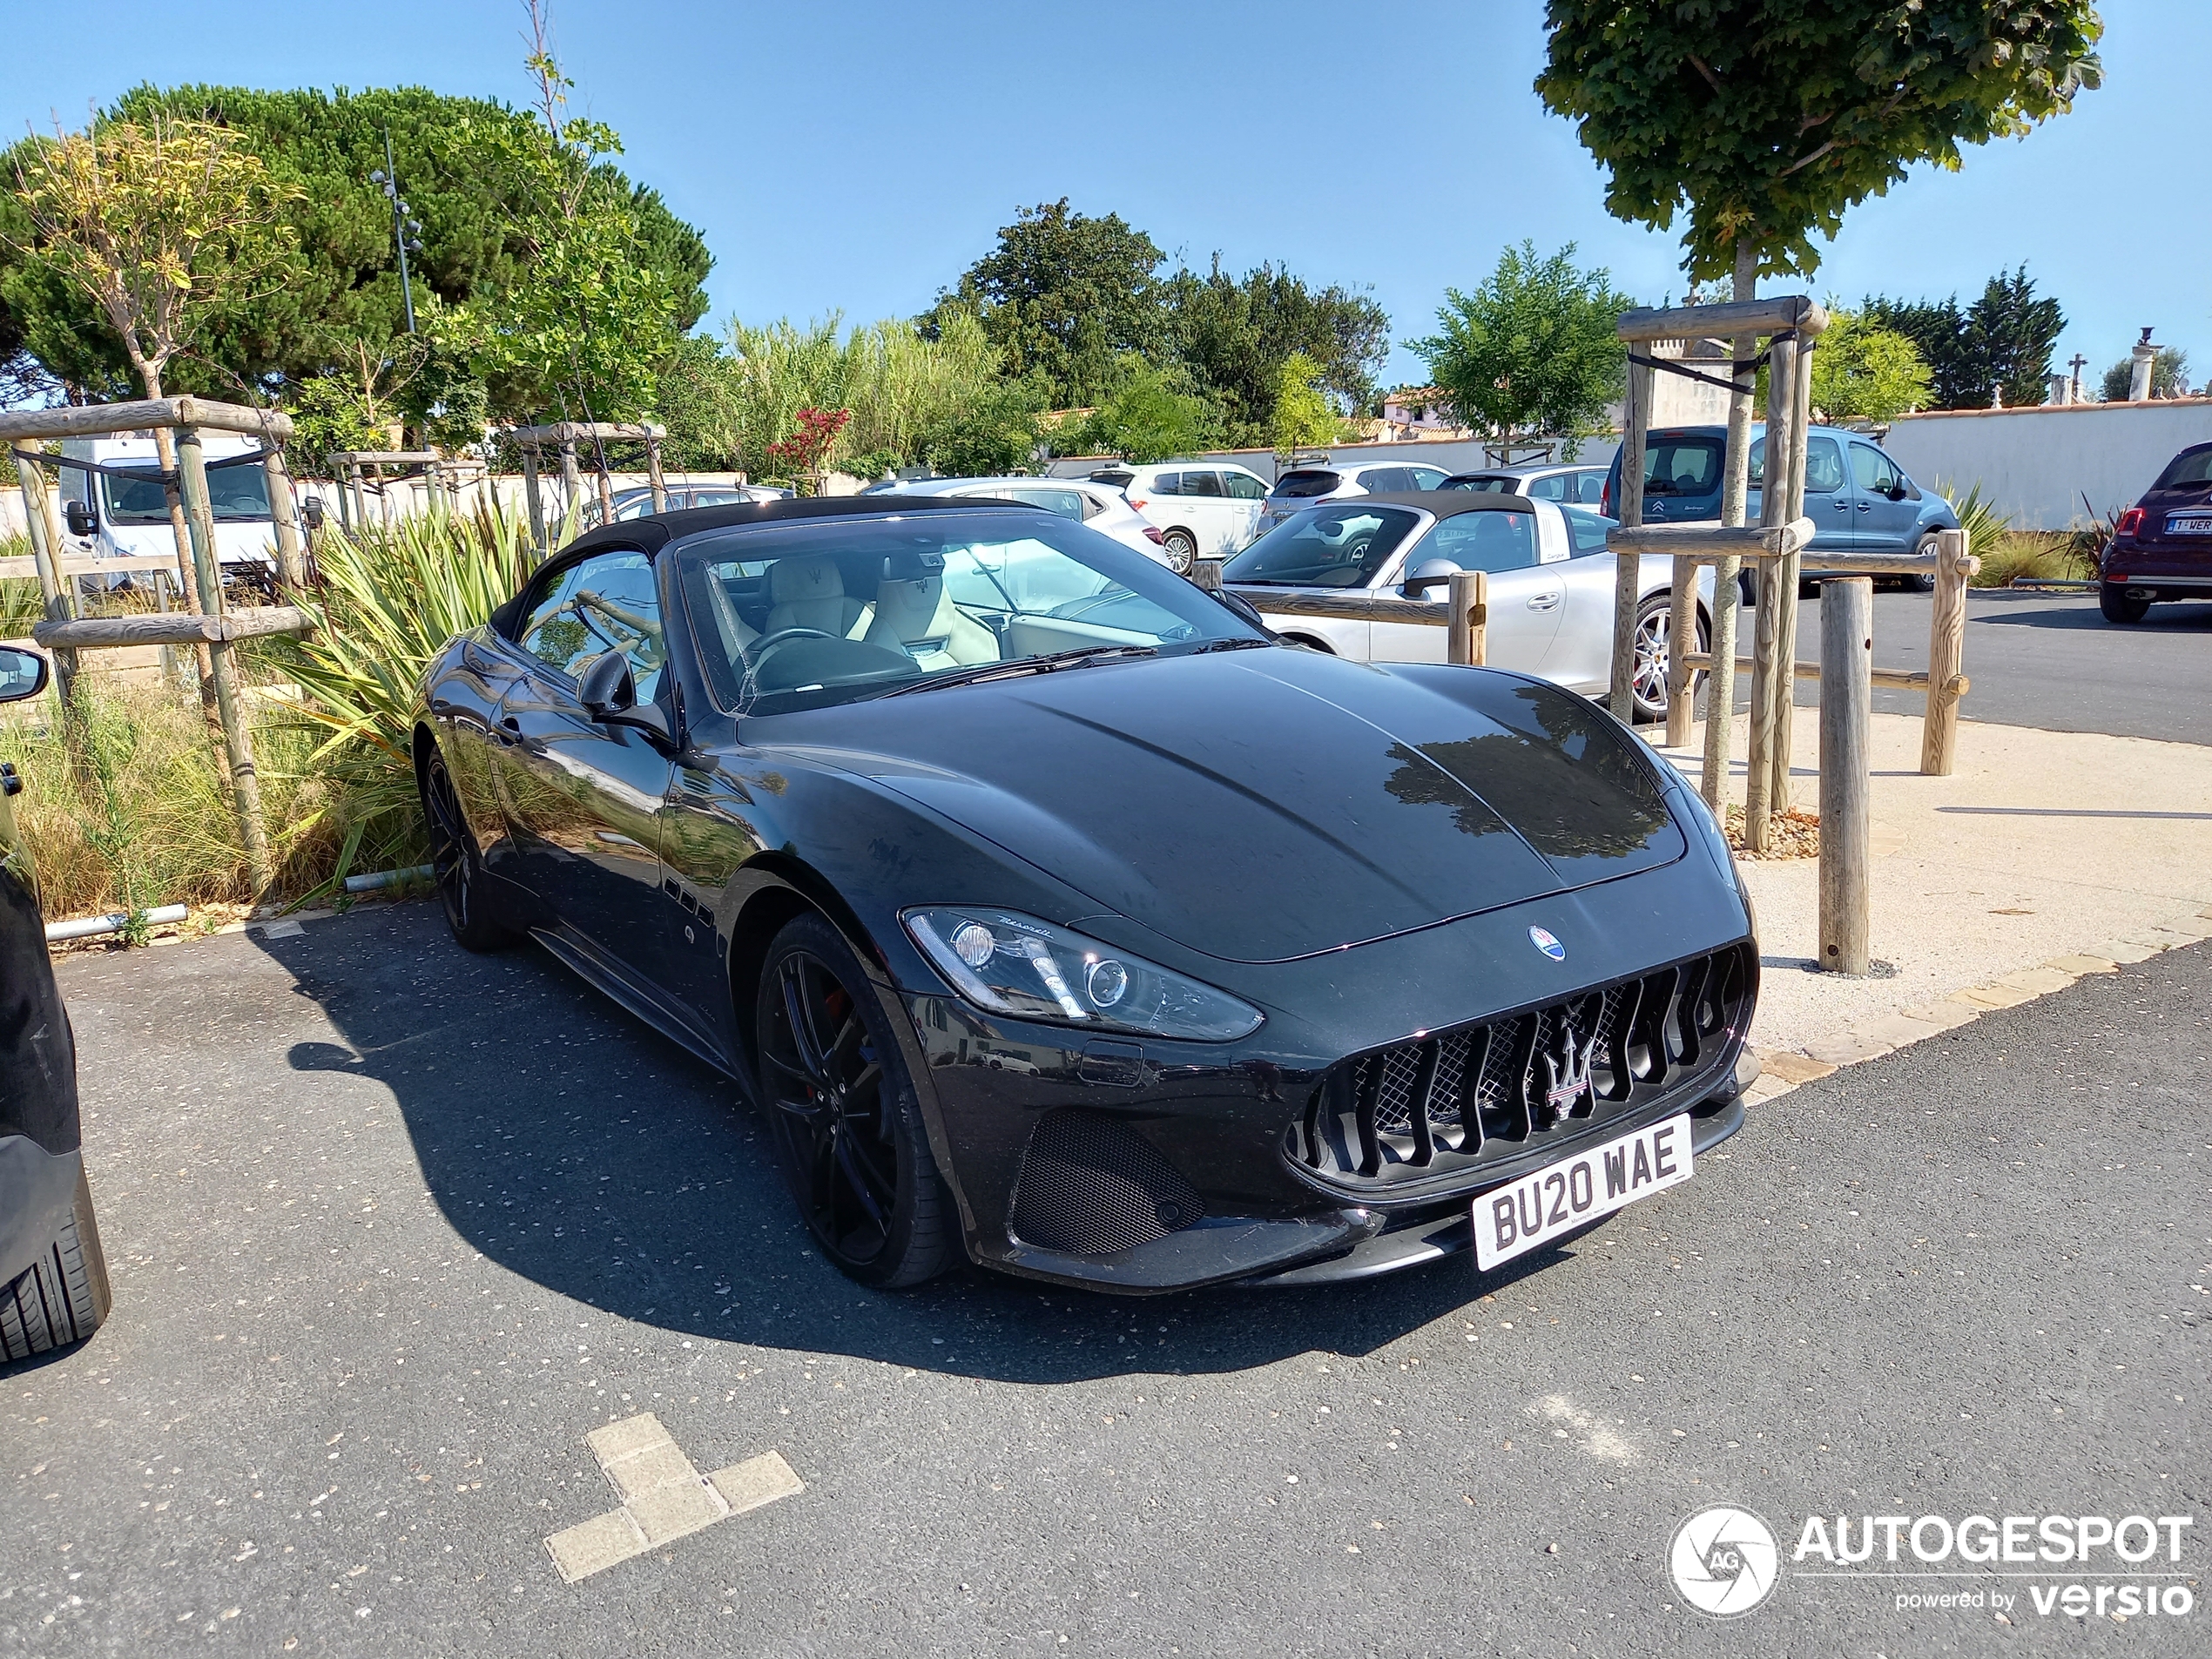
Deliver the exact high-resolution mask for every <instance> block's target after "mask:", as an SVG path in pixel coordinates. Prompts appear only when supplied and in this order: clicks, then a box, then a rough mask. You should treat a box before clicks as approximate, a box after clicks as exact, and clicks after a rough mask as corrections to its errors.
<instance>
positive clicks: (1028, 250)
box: [922, 196, 1163, 408]
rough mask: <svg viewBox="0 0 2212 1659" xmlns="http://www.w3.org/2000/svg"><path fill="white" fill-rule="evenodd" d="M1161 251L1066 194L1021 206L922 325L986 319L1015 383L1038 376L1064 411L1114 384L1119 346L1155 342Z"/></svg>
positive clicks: (928, 328)
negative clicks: (959, 315) (1076, 208)
mask: <svg viewBox="0 0 2212 1659" xmlns="http://www.w3.org/2000/svg"><path fill="white" fill-rule="evenodd" d="M1162 258H1163V255H1162V253H1160V250H1159V249H1158V248H1157V246H1154V245H1153V242H1152V239H1151V238H1150V237H1149V236H1147V235H1145V234H1144V233H1143V232H1142V231H1136V230H1132V229H1130V226H1129V225H1128V223H1127V222H1126V221H1124V220H1123V218H1122V216H1121V215H1120V214H1119V213H1109V214H1107V215H1106V216H1105V217H1103V219H1094V218H1091V217H1089V216H1088V215H1086V214H1082V213H1078V212H1071V211H1069V206H1068V199H1067V198H1066V197H1064V196H1063V197H1062V198H1061V199H1059V200H1058V201H1056V202H1043V203H1040V204H1039V205H1038V206H1035V207H1024V208H1022V209H1021V210H1020V211H1019V212H1018V213H1017V214H1016V215H1015V221H1014V223H1013V224H1011V225H1008V226H1002V227H1001V229H1000V231H999V233H998V245H997V246H996V247H995V248H994V249H993V250H992V251H991V252H990V253H987V254H986V255H984V256H983V258H981V259H980V260H977V261H976V262H975V263H974V265H972V266H969V267H968V270H967V271H966V272H965V273H962V275H961V279H960V281H959V283H958V284H957V285H956V286H954V287H952V288H951V289H948V290H947V291H946V292H945V293H941V294H940V295H939V296H938V300H937V305H936V307H935V309H934V310H933V311H932V312H931V313H930V314H929V315H928V316H927V317H926V318H925V319H923V323H922V327H923V332H924V333H925V334H937V333H940V332H941V331H942V329H943V328H944V327H945V326H946V323H947V320H948V318H949V317H950V316H951V315H952V314H954V313H956V312H965V313H967V314H970V315H972V316H974V318H975V319H976V320H978V321H980V322H981V324H982V327H983V333H984V334H985V336H986V337H987V338H988V340H989V341H990V342H991V344H992V345H994V346H995V347H997V348H998V350H999V353H1000V354H1001V370H1002V372H1003V373H1004V374H1005V375H1006V376H1007V377H1008V379H1011V380H1026V379H1028V378H1029V377H1030V376H1032V375H1035V376H1038V377H1041V378H1042V381H1044V383H1045V384H1046V385H1047V386H1048V387H1049V388H1050V395H1051V396H1052V397H1053V399H1054V400H1055V401H1056V402H1058V403H1059V405H1060V406H1061V407H1062V408H1072V407H1074V406H1076V405H1078V404H1085V403H1090V402H1094V401H1097V400H1098V399H1099V398H1101V397H1103V395H1105V394H1106V393H1107V392H1108V391H1109V390H1110V389H1111V387H1112V384H1113V382H1114V380H1115V379H1116V374H1117V372H1118V371H1117V369H1116V359H1117V358H1118V356H1119V355H1120V354H1122V353H1123V352H1132V351H1133V352H1137V353H1140V354H1153V353H1157V350H1158V349H1159V347H1160V346H1161V343H1162V340H1161V326H1160V324H1161V314H1160V305H1159V295H1158V284H1157V280H1155V278H1154V276H1153V273H1154V272H1155V271H1157V269H1158V268H1159V265H1160V261H1161V260H1162Z"/></svg>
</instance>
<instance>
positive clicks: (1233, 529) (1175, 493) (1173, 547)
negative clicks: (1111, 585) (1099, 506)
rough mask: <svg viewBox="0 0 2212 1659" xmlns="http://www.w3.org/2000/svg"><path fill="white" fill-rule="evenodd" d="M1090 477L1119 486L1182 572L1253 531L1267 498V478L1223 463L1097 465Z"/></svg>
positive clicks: (1220, 555) (1220, 554) (1229, 549)
mask: <svg viewBox="0 0 2212 1659" xmlns="http://www.w3.org/2000/svg"><path fill="white" fill-rule="evenodd" d="M1090 481H1091V482H1093V483H1096V484H1106V485H1111V486H1117V487H1119V488H1120V489H1121V490H1122V491H1123V493H1124V494H1125V495H1127V496H1128V497H1129V504H1130V506H1131V507H1133V508H1135V509H1136V511H1137V512H1138V513H1139V514H1141V515H1142V516H1143V518H1144V520H1145V522H1146V523H1149V524H1150V525H1152V526H1153V527H1154V528H1155V529H1157V530H1159V532H1160V534H1161V536H1162V545H1163V548H1164V549H1165V550H1166V553H1167V563H1168V568H1169V569H1170V570H1177V571H1181V572H1183V573H1184V574H1185V575H1187V574H1189V572H1190V561H1191V560H1193V559H1225V558H1227V557H1228V556H1230V555H1231V553H1234V552H1235V551H1236V550H1238V548H1240V547H1242V546H1244V543H1247V542H1249V541H1251V539H1252V537H1253V536H1257V535H1258V533H1259V514H1260V509H1261V508H1262V507H1263V506H1264V504H1265V502H1266V499H1267V484H1266V482H1265V481H1264V479H1262V478H1261V477H1260V475H1258V473H1255V472H1247V471H1245V470H1244V469H1243V468H1242V467H1238V466H1232V465H1231V464H1229V463H1228V462H1212V461H1166V462H1160V463H1158V464H1157V465H1154V466H1143V467H1102V468H1100V469H1098V470H1097V471H1096V472H1094V473H1093V474H1091V475H1090Z"/></svg>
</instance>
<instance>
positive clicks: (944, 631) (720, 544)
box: [664, 510, 1266, 714]
mask: <svg viewBox="0 0 2212 1659" xmlns="http://www.w3.org/2000/svg"><path fill="white" fill-rule="evenodd" d="M664 556H672V557H674V558H675V559H676V560H677V562H678V564H677V570H678V578H677V579H678V585H679V587H680V589H681V590H682V592H683V595H684V599H685V610H686V611H687V612H688V613H689V616H690V618H691V632H692V636H693V637H694V638H695V639H696V640H697V641H698V651H699V658H700V661H701V663H702V664H703V665H704V667H705V672H706V677H707V679H708V682H709V684H710V686H711V690H712V691H713V694H714V699H715V701H716V702H717V703H718V704H720V705H722V706H723V707H724V708H725V709H728V710H730V711H733V712H735V713H738V714H781V713H786V712H789V711H792V710H796V709H812V708H822V707H826V706H827V705H831V704H836V703H851V702H855V701H859V700H860V699H863V698H873V697H881V696H883V695H885V694H886V693H887V692H891V691H905V690H914V691H927V690H928V683H929V682H930V681H932V680H933V679H934V678H939V677H955V678H958V677H964V676H965V675H967V674H969V673H971V672H973V671H976V670H979V669H980V670H983V671H989V670H991V669H993V668H996V667H1001V666H1005V667H1010V668H1011V667H1018V665H1019V664H1023V663H1039V662H1042V661H1043V660H1044V659H1047V658H1055V657H1059V658H1068V657H1069V655H1070V654H1071V653H1072V654H1075V655H1076V656H1080V655H1082V654H1085V653H1089V652H1093V651H1122V652H1123V653H1130V652H1132V651H1143V652H1150V651H1161V652H1163V653H1166V652H1171V651H1195V650H1198V649H1200V648H1202V647H1204V646H1206V645H1209V644H1214V643H1216V642H1220V641H1235V642H1237V643H1238V644H1263V643H1264V641H1265V638H1266V636H1265V635H1264V634H1262V633H1261V632H1260V631H1258V630H1257V629H1254V628H1252V627H1251V626H1250V625H1249V624H1246V623H1244V621H1242V620H1241V619H1240V618H1238V617H1237V616H1236V614H1235V613H1234V612H1232V611H1231V610H1229V609H1228V608H1227V607H1226V606H1224V605H1223V604H1220V603H1219V602H1218V601H1217V600H1215V599H1213V598H1212V597H1210V596H1208V595H1207V594H1205V593H1204V592H1203V591H1201V590H1199V589H1197V588H1195V587H1193V586H1191V585H1190V583H1188V582H1186V581H1184V579H1183V578H1182V577H1178V576H1176V575H1175V574H1174V573H1172V572H1171V571H1170V570H1166V569H1165V568H1163V566H1161V565H1158V564H1156V563H1153V562H1152V561H1151V560H1150V559H1148V558H1146V557H1145V556H1143V554H1141V553H1137V552H1135V551H1133V550H1130V549H1129V548H1125V547H1123V545H1122V544H1121V543H1118V542H1116V541H1113V540H1111V539H1109V537H1107V536H1102V535H1100V534H1099V533H1098V532H1097V531H1096V530H1090V529H1084V528H1083V527H1082V525H1080V524H1076V523H1070V522H1069V520H1067V519H1064V518H1061V517H1059V516H1055V515H1048V514H1045V513H1036V512H1031V513H1012V512H1004V511H989V510H986V511H981V512H972V513H971V512H959V511H931V512H921V513H912V514H902V515H900V516H895V517H885V518H847V519H831V520H826V521H821V522H817V523H781V524H771V525H761V526H759V527H756V528H751V529H737V530H725V531H715V532H712V533H711V534H709V535H706V536H700V537H699V538H698V539H697V540H695V541H691V542H686V543H678V545H676V546H674V547H672V548H671V549H670V550H669V552H668V553H667V554H666V555H664ZM930 694H932V695H934V694H935V693H934V692H932V693H930ZM945 694H946V695H953V694H954V691H953V688H952V687H950V686H949V685H948V686H947V687H946V688H945Z"/></svg>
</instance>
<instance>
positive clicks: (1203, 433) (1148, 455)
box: [1054, 356, 1220, 465]
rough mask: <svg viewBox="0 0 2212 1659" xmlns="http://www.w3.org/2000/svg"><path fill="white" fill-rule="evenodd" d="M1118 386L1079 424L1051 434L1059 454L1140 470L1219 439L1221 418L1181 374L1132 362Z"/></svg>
mask: <svg viewBox="0 0 2212 1659" xmlns="http://www.w3.org/2000/svg"><path fill="white" fill-rule="evenodd" d="M1122 367H1123V378H1122V381H1121V384H1120V385H1118V386H1117V387H1116V388H1114V390H1113V392H1112V394H1111V395H1109V396H1108V397H1107V399H1106V401H1104V402H1103V403H1101V404H1100V405H1099V406H1098V407H1097V408H1096V409H1094V410H1093V411H1092V412H1091V414H1090V415H1089V418H1088V419H1087V420H1085V421H1082V422H1081V423H1080V424H1078V425H1076V426H1072V427H1069V428H1065V429H1063V430H1062V431H1061V432H1059V433H1056V434H1055V435H1054V439H1055V442H1054V448H1057V449H1059V450H1061V451H1062V453H1063V454H1065V453H1069V452H1074V453H1079V454H1086V455H1119V456H1120V457H1121V458H1122V459H1123V460H1124V461H1130V462H1136V463H1138V464H1139V465H1142V464H1143V463H1145V462H1152V461H1165V460H1168V459H1169V458H1170V457H1171V456H1174V455H1194V454H1196V453H1197V451H1199V450H1201V449H1204V448H1211V446H1212V445H1214V444H1215V443H1216V442H1218V441H1219V439H1220V415H1219V412H1218V411H1217V409H1216V408H1214V406H1213V405H1212V404H1211V403H1210V402H1209V401H1207V400H1206V399H1204V397H1201V396H1199V395H1197V394H1196V393H1194V392H1192V391H1191V390H1190V387H1189V381H1188V379H1187V377H1186V376H1185V375H1184V374H1182V373H1180V372H1178V371H1177V370H1174V369H1163V368H1156V367H1154V366H1153V365H1152V364H1150V363H1148V362H1145V361H1143V360H1142V359H1140V358H1136V357H1134V356H1132V357H1130V358H1129V359H1127V360H1125V361H1124V362H1123V366H1122Z"/></svg>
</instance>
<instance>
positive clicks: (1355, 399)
mask: <svg viewBox="0 0 2212 1659" xmlns="http://www.w3.org/2000/svg"><path fill="white" fill-rule="evenodd" d="M1161 300H1162V304H1163V309H1164V311H1165V319H1164V323H1165V328H1164V332H1165V334H1166V335H1167V339H1168V342H1169V344H1170V348H1171V350H1172V352H1173V354H1174V355H1175V356H1176V357H1177V359H1179V360H1180V361H1182V363H1183V364H1184V367H1185V368H1187V369H1188V370H1189V371H1190V375H1191V378H1192V379H1193V380H1194V381H1196V382H1197V386H1198V387H1199V388H1200V389H1201V390H1202V391H1203V392H1204V394H1205V395H1207V396H1208V397H1210V398H1211V400H1212V401H1214V402H1215V403H1216V404H1217V405H1218V406H1219V407H1220V409H1221V415H1222V420H1223V421H1224V425H1225V426H1226V427H1227V428H1228V430H1229V434H1230V437H1231V442H1247V441H1253V440H1260V441H1264V438H1265V437H1266V436H1267V435H1268V434H1269V433H1270V431H1271V427H1272V425H1273V422H1274V419H1275V404H1276V397H1277V395H1278V387H1279V386H1280V384H1281V381H1282V377H1283V369H1284V365H1285V363H1286V362H1287V361H1290V359H1291V357H1292V356H1293V355H1302V356H1303V357H1304V358H1305V360H1306V364H1307V368H1308V369H1309V370H1310V371H1311V377H1310V379H1309V380H1308V381H1304V382H1302V383H1303V384H1306V385H1309V386H1311V387H1317V388H1319V391H1320V392H1321V393H1323V394H1326V395H1329V396H1332V397H1334V398H1335V399H1336V400H1337V403H1338V407H1339V408H1342V409H1356V408H1363V407H1364V406H1365V405H1366V403H1367V402H1368V401H1370V400H1371V399H1372V397H1373V396H1374V393H1375V382H1374V376H1375V373H1376V371H1377V370H1378V369H1379V368H1381V367H1382V365H1383V361H1384V360H1385V359H1386V357H1388V355H1389V354H1390V318H1389V316H1388V315H1387V314H1386V313H1385V312H1384V310H1383V308H1382V307H1380V306H1379V305H1377V304H1376V303H1375V301H1374V300H1372V299H1371V298H1369V297H1368V296H1367V295H1366V294H1364V293H1356V292H1354V291H1353V290H1352V289H1349V288H1345V287H1334V286H1332V287H1326V288H1321V289H1318V290H1317V289H1313V288H1310V287H1307V286H1306V284H1305V282H1304V281H1303V280H1301V279H1299V278H1298V277H1296V276H1293V275H1292V274H1291V273H1290V272H1288V271H1285V270H1281V269H1278V267H1276V266H1272V265H1263V266H1259V267H1258V269H1256V270H1252V271H1248V272H1246V273H1244V277H1243V278H1242V279H1241V280H1240V279H1238V278H1234V277H1231V276H1230V275H1229V274H1228V273H1226V272H1224V270H1223V269H1222V268H1221V260H1220V259H1219V257H1218V256H1216V258H1215V260H1214V261H1213V266H1212V269H1211V270H1210V271H1208V272H1207V273H1206V274H1205V275H1204V276H1200V275H1199V274H1198V273H1196V272H1194V271H1188V270H1184V271H1177V273H1175V275H1174V276H1172V277H1170V278H1169V279H1168V280H1166V281H1165V282H1164V283H1163V284H1161Z"/></svg>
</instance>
